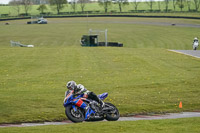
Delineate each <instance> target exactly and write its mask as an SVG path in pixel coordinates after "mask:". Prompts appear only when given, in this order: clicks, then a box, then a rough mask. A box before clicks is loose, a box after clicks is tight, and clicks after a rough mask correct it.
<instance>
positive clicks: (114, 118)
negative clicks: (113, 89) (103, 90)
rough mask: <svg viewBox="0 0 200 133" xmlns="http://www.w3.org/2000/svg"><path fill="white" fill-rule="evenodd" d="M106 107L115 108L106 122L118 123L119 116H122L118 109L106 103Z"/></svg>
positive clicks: (108, 114) (107, 116) (107, 115)
mask: <svg viewBox="0 0 200 133" xmlns="http://www.w3.org/2000/svg"><path fill="white" fill-rule="evenodd" d="M106 105H109V106H112V107H113V108H114V113H113V112H110V113H107V114H106V117H105V118H106V120H108V121H117V120H118V119H119V116H120V114H119V111H118V109H117V108H116V107H115V106H114V105H113V104H112V103H105V106H106Z"/></svg>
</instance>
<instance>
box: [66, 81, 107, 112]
mask: <svg viewBox="0 0 200 133" xmlns="http://www.w3.org/2000/svg"><path fill="white" fill-rule="evenodd" d="M66 87H67V88H68V89H69V90H74V92H73V93H74V94H75V95H80V94H84V97H85V98H88V99H92V100H95V101H96V102H98V103H99V104H100V107H101V108H103V107H104V105H105V103H104V102H103V101H102V100H101V99H99V98H98V97H97V95H96V94H95V93H94V92H91V91H89V90H87V89H86V88H85V87H84V86H83V85H82V84H78V85H77V84H76V82H75V81H69V82H68V83H67V84H66Z"/></svg>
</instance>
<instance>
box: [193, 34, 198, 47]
mask: <svg viewBox="0 0 200 133" xmlns="http://www.w3.org/2000/svg"><path fill="white" fill-rule="evenodd" d="M198 45H199V40H198V38H197V37H195V38H194V41H193V49H194V50H196V48H197V47H198Z"/></svg>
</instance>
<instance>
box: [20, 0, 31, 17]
mask: <svg viewBox="0 0 200 133" xmlns="http://www.w3.org/2000/svg"><path fill="white" fill-rule="evenodd" d="M21 4H22V5H23V6H24V10H25V13H26V15H27V16H28V11H29V10H30V9H31V5H32V2H31V0H21Z"/></svg>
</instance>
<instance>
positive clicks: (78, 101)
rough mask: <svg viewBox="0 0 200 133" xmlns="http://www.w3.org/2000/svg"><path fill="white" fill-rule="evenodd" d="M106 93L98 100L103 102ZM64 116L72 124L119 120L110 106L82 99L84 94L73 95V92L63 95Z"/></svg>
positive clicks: (110, 104) (115, 111) (114, 108)
mask: <svg viewBox="0 0 200 133" xmlns="http://www.w3.org/2000/svg"><path fill="white" fill-rule="evenodd" d="M107 96H108V93H103V94H100V95H98V97H99V99H101V100H104V99H105V98H106V97H107ZM63 106H64V107H65V114H66V116H67V117H68V119H69V120H71V121H72V122H75V123H77V122H83V121H101V120H104V119H106V120H108V121H117V120H118V119H119V116H120V114H119V111H118V109H117V108H116V107H115V106H114V105H113V104H112V103H108V102H105V105H104V107H103V108H102V107H100V105H99V104H98V103H97V102H96V101H94V100H91V99H86V98H84V94H81V95H74V94H73V91H70V90H68V91H67V92H66V94H65V98H64V104H63Z"/></svg>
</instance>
